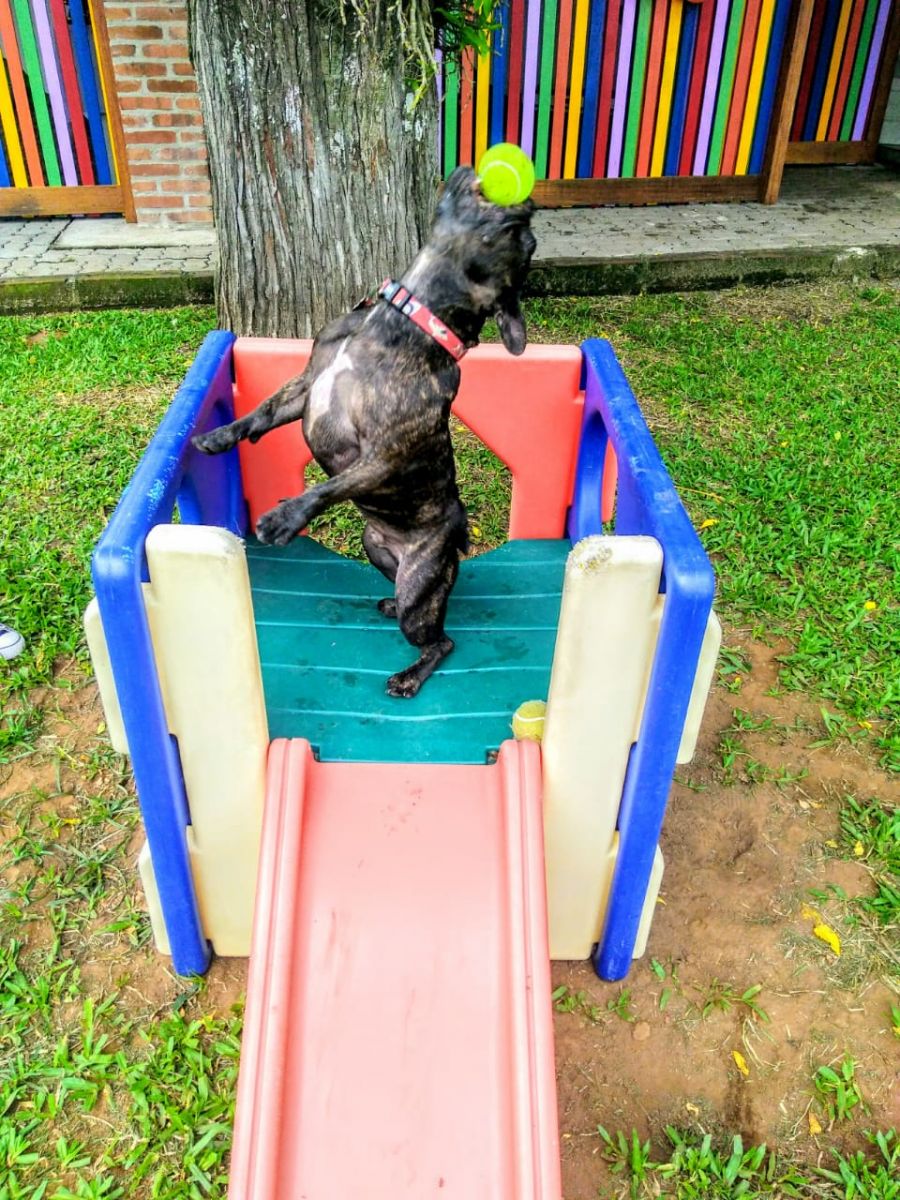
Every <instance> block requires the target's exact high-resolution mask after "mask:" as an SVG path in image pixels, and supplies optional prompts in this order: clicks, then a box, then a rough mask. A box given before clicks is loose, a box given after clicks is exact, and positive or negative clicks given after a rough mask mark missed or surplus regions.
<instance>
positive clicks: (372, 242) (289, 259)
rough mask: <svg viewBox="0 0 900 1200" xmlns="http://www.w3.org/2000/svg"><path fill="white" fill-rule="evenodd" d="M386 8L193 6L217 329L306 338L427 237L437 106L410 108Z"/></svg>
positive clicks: (247, 3)
mask: <svg viewBox="0 0 900 1200" xmlns="http://www.w3.org/2000/svg"><path fill="white" fill-rule="evenodd" d="M388 7H389V4H388V0H370V3H368V5H367V6H366V8H365V16H364V17H362V18H358V17H356V16H355V15H354V13H353V12H352V10H351V9H350V6H349V4H348V3H346V2H345V0H330V3H329V0H278V2H277V3H273V2H271V0H188V16H189V28H190V40H191V53H192V57H193V60H194V66H195V69H196V72H197V79H198V84H199V89H200V99H201V105H202V108H203V117H204V123H205V126H206V139H207V144H208V147H209V168H210V176H211V180H212V198H213V213H214V216H215V223H216V231H217V234H218V242H219V270H218V276H217V284H216V299H217V307H218V313H219V321H220V324H221V325H222V326H223V327H224V328H226V329H231V330H233V331H234V332H235V333H239V334H257V335H267V336H278V337H308V336H310V335H312V334H313V333H315V332H316V331H317V330H318V329H320V328H321V326H322V325H323V324H324V323H325V322H326V321H328V320H329V319H331V318H332V317H334V316H336V315H338V314H339V313H340V312H343V311H345V310H346V309H348V308H351V307H352V306H353V304H355V303H356V301H357V300H359V299H360V297H362V296H364V295H367V294H368V293H369V292H370V291H371V290H372V289H373V288H374V287H376V286H377V285H378V284H380V283H381V281H382V279H383V278H384V277H385V276H386V275H389V274H396V273H397V272H399V271H402V270H403V268H404V267H406V266H407V265H408V263H409V262H410V261H411V260H412V258H413V257H414V255H415V253H416V250H417V249H418V247H419V245H420V244H421V242H422V240H423V239H424V237H425V235H426V234H427V230H428V224H429V221H430V217H431V211H432V205H433V201H434V196H435V187H436V183H437V158H436V154H435V104H434V100H433V96H432V94H431V93H430V92H429V95H428V96H426V97H425V98H424V99H423V100H422V101H421V103H420V104H419V105H418V107H416V108H415V109H414V110H412V111H410V108H409V100H408V88H407V86H406V84H405V81H404V56H403V53H402V50H401V48H400V36H399V31H398V29H397V27H396V25H395V24H394V22H393V21H392V20H391V18H390V16H389V13H388ZM342 12H344V13H346V14H347V15H346V21H343V20H342V18H341V13H342Z"/></svg>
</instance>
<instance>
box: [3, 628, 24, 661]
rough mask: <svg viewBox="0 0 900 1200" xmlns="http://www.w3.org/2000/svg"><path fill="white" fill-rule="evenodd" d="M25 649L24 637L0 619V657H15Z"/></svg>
mask: <svg viewBox="0 0 900 1200" xmlns="http://www.w3.org/2000/svg"><path fill="white" fill-rule="evenodd" d="M24 649H25V639H24V638H23V637H22V635H21V633H17V632H16V631H15V629H10V627H9V626H8V625H4V624H3V622H2V621H0V658H15V657H16V656H17V655H19V654H21V653H22V651H23V650H24Z"/></svg>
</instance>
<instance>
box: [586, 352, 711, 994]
mask: <svg viewBox="0 0 900 1200" xmlns="http://www.w3.org/2000/svg"><path fill="white" fill-rule="evenodd" d="M582 352H583V354H584V379H583V383H584V388H585V403H584V419H583V424H582V432H581V445H580V448H579V455H578V466H577V471H576V482H575V492H574V500H573V504H572V508H571V510H570V514H569V528H568V533H569V536H570V538H571V539H572V541H573V542H574V541H578V540H579V539H580V538H583V537H587V536H588V535H589V534H597V533H601V532H602V526H601V523H600V493H601V487H602V478H601V477H602V467H603V461H604V455H605V453H606V444H607V440H608V439H611V440H612V443H613V447H614V449H615V452H616V457H617V459H618V464H619V489H618V497H617V502H616V518H615V532H616V533H617V534H646V535H648V536H650V537H654V538H656V540H657V541H658V542H659V543H660V545H661V546H662V551H663V568H662V584H661V590H662V591H663V592H665V595H666V603H665V606H664V609H663V616H662V622H661V625H660V632H659V640H658V642H657V646H656V654H655V657H654V661H653V667H652V670H651V675H650V683H649V687H648V692H647V699H646V704H645V707H644V714H643V718H642V721H641V727H640V732H639V734H638V739H637V742H636V743H635V745H634V746H633V747H632V751H631V757H630V759H629V763H628V768H627V771H626V775H625V784H624V788H623V791H622V801H621V806H620V809H619V821H618V828H619V853H618V857H617V859H616V866H615V871H614V874H613V879H612V886H611V888H610V893H609V895H610V899H609V905H608V908H607V913H606V920H605V923H604V928H603V932H602V934H601V937H600V941H599V942H598V944H597V947H596V949H595V952H594V955H593V962H594V968H595V970H596V972H597V974H598V975H599V976H600V977H601V978H603V979H609V980H615V979H623V978H624V977H625V975H627V973H628V969H629V967H630V966H631V961H632V955H633V952H634V945H635V941H636V938H637V932H638V926H639V924H640V919H641V911H642V909H643V905H644V897H645V895H646V893H647V887H648V885H649V882H650V874H651V870H652V867H653V857H654V854H655V850H656V846H657V843H658V841H659V835H660V830H661V828H662V823H663V816H664V814H665V810H666V802H667V800H668V796H669V790H670V788H671V785H672V778H673V776H674V774H675V762H676V758H677V755H678V747H679V745H680V743H681V735H682V730H683V728H684V721H685V717H686V715H687V710H688V704H689V701H690V697H691V690H692V687H693V682H694V675H695V673H696V669H697V662H698V660H699V657H700V648H701V645H702V643H703V637H704V634H705V632H706V624H707V620H708V618H709V612H710V609H711V608H712V601H713V592H714V587H715V580H714V577H713V571H712V567H711V566H710V562H709V559H708V558H707V556H706V552H705V551H704V549H703V546H702V544H701V542H700V539H699V537H698V536H697V534H696V532H695V530H694V528H693V526H692V525H691V522H690V519H689V517H688V515H687V513H686V512H685V510H684V506H683V505H682V503H681V501H680V500H679V498H678V493H677V492H676V490H675V485H674V484H673V483H672V480H671V478H670V477H669V473H668V472H667V471H666V468H665V466H664V465H663V461H662V459H661V458H660V455H659V451H658V450H657V449H656V445H655V443H654V441H653V437H652V435H651V433H650V430H649V429H648V428H647V425H646V422H645V421H644V418H643V416H642V415H641V410H640V408H639V407H638V403H637V400H636V399H635V397H634V393H633V392H632V390H631V388H630V387H629V386H628V381H627V380H626V378H625V376H624V374H623V372H622V368H621V367H620V366H619V363H618V361H617V359H616V356H615V354H614V353H613V349H612V346H610V344H609V343H608V342H606V341H599V340H596V341H587V342H585V343H584V345H583V346H582ZM599 868H600V864H599V863H598V869H599Z"/></svg>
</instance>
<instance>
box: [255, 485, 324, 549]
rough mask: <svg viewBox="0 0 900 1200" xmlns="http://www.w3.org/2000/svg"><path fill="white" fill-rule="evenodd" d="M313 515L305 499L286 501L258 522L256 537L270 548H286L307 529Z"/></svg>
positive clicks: (301, 497)
mask: <svg viewBox="0 0 900 1200" xmlns="http://www.w3.org/2000/svg"><path fill="white" fill-rule="evenodd" d="M312 518H313V513H312V511H311V510H310V507H309V505H308V504H306V503H305V497H303V496H298V497H297V498H296V500H284V501H282V503H281V504H279V505H278V507H277V508H273V509H270V511H269V512H267V513H263V515H262V516H261V517H260V518H259V520H258V521H257V522H256V536H257V537H258V538H259V540H260V541H261V542H264V543H265V544H266V545H268V546H286V545H287V544H288V542H290V541H291V540H292V539H293V538H295V537H296V536H297V534H298V533H300V532H301V531H302V530H304V529H305V528H306V526H307V525H308V524H309V522H310V521H311V520H312Z"/></svg>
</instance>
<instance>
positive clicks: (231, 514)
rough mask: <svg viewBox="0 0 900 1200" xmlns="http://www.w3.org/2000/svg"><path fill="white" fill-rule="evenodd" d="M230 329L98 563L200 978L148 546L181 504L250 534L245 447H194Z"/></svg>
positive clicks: (208, 343)
mask: <svg viewBox="0 0 900 1200" xmlns="http://www.w3.org/2000/svg"><path fill="white" fill-rule="evenodd" d="M233 342H234V337H233V336H232V334H230V333H211V334H209V335H208V336H207V338H206V339H205V341H204V342H203V345H202V346H201V348H200V352H199V353H198V355H197V358H196V359H195V361H194V363H193V365H192V366H191V368H190V370H189V371H188V373H187V376H186V378H185V380H184V383H183V384H182V386H181V387H180V389H179V390H178V392H177V394H176V396H175V399H174V400H173V402H172V404H171V406H170V408H169V410H168V412H167V413H166V415H165V416H164V417H163V420H162V422H161V424H160V426H159V429H158V430H157V432H156V434H155V436H154V437H153V440H152V441H151V443H150V445H149V446H148V447H147V450H146V452H145V453H144V455H143V457H142V458H141V460H140V462H139V463H138V466H137V469H136V470H135V473H134V476H133V477H132V480H131V482H130V483H129V485H128V487H127V488H126V489H125V491H124V493H123V494H122V498H121V500H120V501H119V503H118V505H117V507H116V510H115V512H114V513H113V515H112V516H111V517H110V520H109V524H108V525H107V527H106V530H105V531H104V533H103V535H102V537H101V538H100V540H99V542H98V543H97V547H96V549H95V551H94V555H93V559H92V562H91V570H92V574H93V579H94V588H95V591H96V594H97V602H98V604H99V607H100V617H101V620H102V623H103V630H104V633H105V635H106V643H107V646H108V649H109V657H110V663H111V665H112V672H113V678H114V680H115V684H116V692H117V693H118V698H119V704H120V707H121V710H122V719H123V721H124V725H125V729H126V732H127V736H128V749H129V753H130V755H131V765H132V769H133V771H134V779H135V784H136V786H137V792H138V799H139V802H140V806H141V815H142V817H143V821H144V827H145V829H146V832H147V841H148V843H149V846H150V855H151V858H152V860H153V871H154V875H155V877H156V884H157V888H158V891H159V898H160V902H161V905H162V911H163V916H164V919H165V924H166V931H167V933H168V936H169V943H170V947H171V951H172V961H173V966H174V968H175V970H176V971H177V972H178V973H179V974H180V975H191V974H200V973H202V972H203V971H205V970H206V968H207V967H208V965H209V960H210V950H209V945H208V943H207V941H206V939H205V937H204V936H203V930H202V927H201V924H200V917H199V913H198V911H197V898H196V893H195V890H194V881H193V877H192V875H191V867H190V859H189V855H188V846H187V826H188V825H189V824H190V812H189V811H188V805H187V800H186V797H185V792H184V782H183V778H182V773H181V763H180V760H179V756H178V747H177V744H176V742H175V739H174V738H173V737H172V736H171V734H170V733H169V730H168V727H167V724H166V717H165V712H164V710H163V702H162V695H161V692H160V685H159V678H158V675H157V671H156V664H155V660H154V656H153V646H152V643H151V640H150V629H149V627H148V624H147V613H146V610H145V607H144V597H143V589H142V586H141V585H142V583H143V582H144V581H146V580H147V578H148V574H147V563H146V555H145V552H144V543H145V541H146V538H147V534H148V533H149V532H150V530H151V529H152V528H153V526H154V525H158V524H161V523H168V522H170V521H171V520H172V514H173V511H174V510H175V507H176V505H177V508H178V514H179V517H180V519H181V521H182V522H184V523H185V524H204V525H220V526H223V527H224V528H226V529H230V530H232V531H233V532H234V533H237V534H239V535H242V534H243V533H244V532H245V529H246V505H245V502H244V498H243V494H242V491H241V482H240V471H239V467H238V462H237V452H236V451H231V452H230V453H228V454H223V455H219V456H217V457H214V458H210V457H207V456H206V455H202V454H199V453H198V452H197V451H196V450H194V448H193V447H192V446H191V444H190V438H191V436H192V435H193V434H194V433H195V432H204V431H205V430H207V429H210V428H212V427H214V426H216V425H220V424H223V423H225V422H228V421H231V420H233V418H234V406H233V401H232V372H231V354H232V350H231V348H232V344H233Z"/></svg>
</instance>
